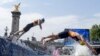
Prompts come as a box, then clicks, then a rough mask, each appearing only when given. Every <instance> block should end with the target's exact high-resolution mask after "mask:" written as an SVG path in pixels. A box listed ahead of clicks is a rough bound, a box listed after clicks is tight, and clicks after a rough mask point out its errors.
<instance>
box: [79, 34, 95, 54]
mask: <svg viewBox="0 0 100 56" xmlns="http://www.w3.org/2000/svg"><path fill="white" fill-rule="evenodd" d="M78 38H80V41H82V42H83V43H85V45H86V46H87V47H88V48H89V49H90V50H92V52H93V53H94V54H97V52H96V50H95V49H94V48H93V47H91V46H90V45H89V44H88V43H87V42H86V41H85V39H84V38H83V37H82V36H80V35H78Z"/></svg>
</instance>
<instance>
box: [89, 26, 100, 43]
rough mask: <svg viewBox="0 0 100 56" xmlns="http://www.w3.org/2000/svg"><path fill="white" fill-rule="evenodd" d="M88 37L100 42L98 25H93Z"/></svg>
mask: <svg viewBox="0 0 100 56" xmlns="http://www.w3.org/2000/svg"><path fill="white" fill-rule="evenodd" d="M90 36H91V39H92V40H93V41H100V25H97V24H95V25H93V26H92V28H91V29H90Z"/></svg>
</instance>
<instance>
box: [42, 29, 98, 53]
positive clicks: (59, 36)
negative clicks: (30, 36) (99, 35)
mask: <svg viewBox="0 0 100 56" xmlns="http://www.w3.org/2000/svg"><path fill="white" fill-rule="evenodd" d="M67 37H71V38H72V39H74V40H76V41H77V42H79V43H80V44H81V45H86V46H87V47H88V48H89V49H90V50H92V52H93V53H94V54H97V53H96V51H95V50H94V49H93V48H92V47H91V46H90V45H89V44H88V43H87V42H86V41H85V40H84V38H83V37H82V36H81V35H80V34H79V33H77V32H74V31H71V30H68V29H65V30H64V31H63V32H60V33H58V34H52V35H49V36H47V37H43V38H42V39H41V42H42V43H43V40H45V39H47V38H49V40H46V41H45V42H44V45H45V43H46V42H49V41H53V40H57V39H65V38H67Z"/></svg>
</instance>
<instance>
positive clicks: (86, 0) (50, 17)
mask: <svg viewBox="0 0 100 56" xmlns="http://www.w3.org/2000/svg"><path fill="white" fill-rule="evenodd" d="M18 3H21V5H20V8H19V10H20V12H21V16H20V26H19V27H20V30H21V29H23V27H25V26H26V25H27V24H28V23H30V22H32V21H34V20H35V19H41V18H45V23H44V24H43V25H42V26H43V29H42V30H40V29H39V26H36V27H33V28H32V29H30V31H28V32H27V33H25V34H24V35H23V36H22V37H21V39H27V37H29V38H30V39H31V37H32V36H33V35H34V36H35V37H36V38H37V40H41V38H42V37H45V36H48V35H51V34H52V33H54V34H57V33H59V32H61V31H63V30H64V29H65V28H82V29H85V28H86V29H91V27H92V25H94V24H100V0H0V12H1V13H0V35H1V36H3V35H4V32H5V31H4V29H5V27H6V26H8V28H9V31H8V33H10V32H11V24H12V14H11V11H13V9H14V5H15V4H18Z"/></svg>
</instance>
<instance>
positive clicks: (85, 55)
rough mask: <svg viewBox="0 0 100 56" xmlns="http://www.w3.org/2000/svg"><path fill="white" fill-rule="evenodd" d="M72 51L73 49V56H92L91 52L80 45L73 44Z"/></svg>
mask: <svg viewBox="0 0 100 56" xmlns="http://www.w3.org/2000/svg"><path fill="white" fill-rule="evenodd" d="M74 49H75V53H74V55H75V56H92V55H93V54H92V52H91V50H90V49H89V48H88V47H87V46H85V45H80V44H78V43H75V44H74Z"/></svg>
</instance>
